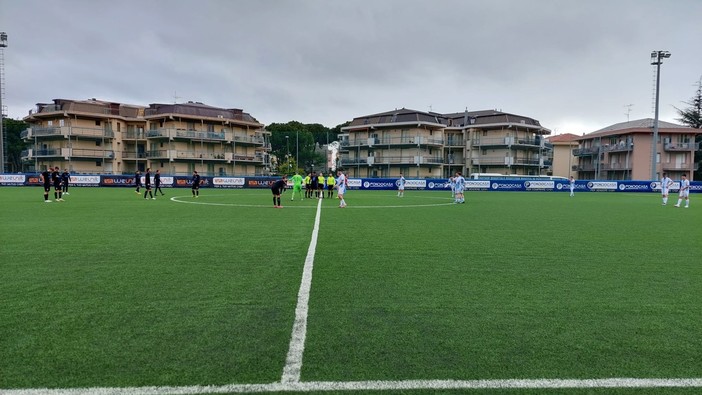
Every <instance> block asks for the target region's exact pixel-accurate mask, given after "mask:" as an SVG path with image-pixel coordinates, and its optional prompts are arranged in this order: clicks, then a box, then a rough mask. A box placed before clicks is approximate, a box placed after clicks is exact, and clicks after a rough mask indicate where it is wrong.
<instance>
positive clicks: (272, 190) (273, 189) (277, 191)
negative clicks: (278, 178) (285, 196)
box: [271, 188, 281, 196]
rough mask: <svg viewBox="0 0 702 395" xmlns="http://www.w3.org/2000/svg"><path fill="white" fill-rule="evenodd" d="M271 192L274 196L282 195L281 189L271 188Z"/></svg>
mask: <svg viewBox="0 0 702 395" xmlns="http://www.w3.org/2000/svg"><path fill="white" fill-rule="evenodd" d="M271 192H273V194H274V195H276V196H277V195H280V192H281V189H280V188H271Z"/></svg>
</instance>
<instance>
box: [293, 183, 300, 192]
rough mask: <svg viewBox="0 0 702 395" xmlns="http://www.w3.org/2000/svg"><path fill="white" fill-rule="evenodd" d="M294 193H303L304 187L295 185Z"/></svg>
mask: <svg viewBox="0 0 702 395" xmlns="http://www.w3.org/2000/svg"><path fill="white" fill-rule="evenodd" d="M293 192H302V185H293Z"/></svg>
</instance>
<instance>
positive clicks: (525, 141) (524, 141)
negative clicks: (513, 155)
mask: <svg viewBox="0 0 702 395" xmlns="http://www.w3.org/2000/svg"><path fill="white" fill-rule="evenodd" d="M473 146H475V147H487V146H492V147H505V146H510V147H511V146H517V147H519V146H521V147H529V148H544V149H553V144H551V143H549V142H547V141H545V140H544V139H541V138H539V139H537V138H529V137H524V138H522V137H512V136H508V137H479V138H476V139H475V140H474V141H473Z"/></svg>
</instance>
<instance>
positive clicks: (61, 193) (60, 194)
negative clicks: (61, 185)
mask: <svg viewBox="0 0 702 395" xmlns="http://www.w3.org/2000/svg"><path fill="white" fill-rule="evenodd" d="M62 197H63V192H60V191H59V199H61V198H62Z"/></svg>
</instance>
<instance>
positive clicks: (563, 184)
mask: <svg viewBox="0 0 702 395" xmlns="http://www.w3.org/2000/svg"><path fill="white" fill-rule="evenodd" d="M558 191H563V192H570V182H568V181H558V182H556V192H558ZM573 191H574V192H577V191H581V192H586V191H588V189H587V181H575V185H574V186H573Z"/></svg>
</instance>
